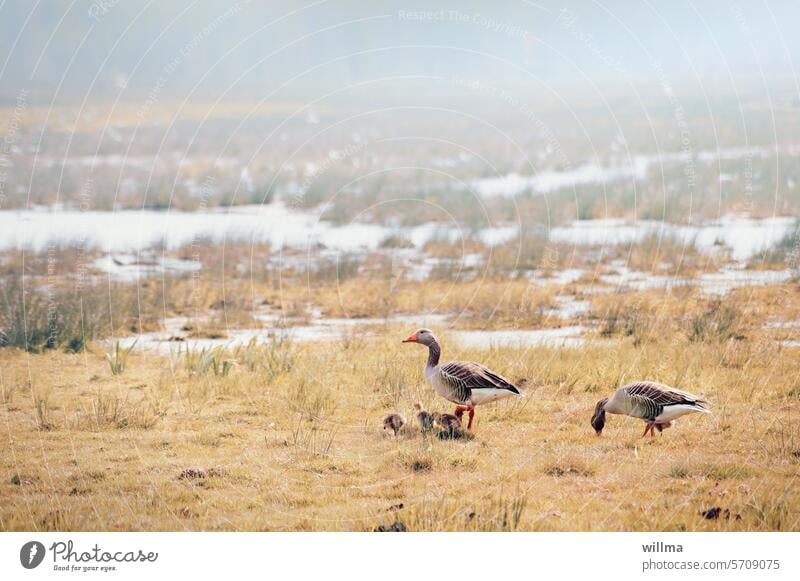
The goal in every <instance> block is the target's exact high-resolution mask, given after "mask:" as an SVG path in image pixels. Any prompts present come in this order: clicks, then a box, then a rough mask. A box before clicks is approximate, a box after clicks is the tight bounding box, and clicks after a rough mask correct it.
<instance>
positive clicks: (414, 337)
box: [403, 333, 417, 343]
mask: <svg viewBox="0 0 800 581" xmlns="http://www.w3.org/2000/svg"><path fill="white" fill-rule="evenodd" d="M416 342H417V334H416V333H411V334H410V335H409V336H408V337H406V338H405V339H403V343H416Z"/></svg>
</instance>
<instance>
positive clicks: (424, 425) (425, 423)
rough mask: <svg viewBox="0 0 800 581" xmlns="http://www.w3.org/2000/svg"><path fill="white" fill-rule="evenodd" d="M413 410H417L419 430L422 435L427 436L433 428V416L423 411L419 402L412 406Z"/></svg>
mask: <svg viewBox="0 0 800 581" xmlns="http://www.w3.org/2000/svg"><path fill="white" fill-rule="evenodd" d="M414 409H415V410H417V413H416V416H417V423H418V424H419V429H420V430H421V431H422V433H423V434H427V433H428V432H430V431H431V429H432V428H433V414H431V413H430V412H429V411H427V410H425V409H424V408H423V407H422V404H421V403H419V402H417V403H415V404H414Z"/></svg>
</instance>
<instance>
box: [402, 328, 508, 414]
mask: <svg viewBox="0 0 800 581" xmlns="http://www.w3.org/2000/svg"><path fill="white" fill-rule="evenodd" d="M403 343H420V344H422V345H425V346H426V347H427V348H428V362H427V363H426V364H425V379H427V380H428V383H430V384H431V387H433V389H434V391H435V392H436V393H438V394H439V395H440V396H442V397H443V398H445V399H446V400H447V401H450V402H452V403H454V404H456V411H455V414H456V417H457V418H459V419H461V416H463V415H464V412H469V423H468V424H467V429H468V430H470V429H472V419H473V418H474V417H475V406H478V405H481V404H484V403H489V402H492V401H497V400H498V399H502V398H504V397H510V396H521V395H522V394H521V393H520V391H519V389H518V388H517V387H516V386H515V385H514V384H513V383H511V382H510V381H508V380H507V379H506V378H505V377H503V376H502V375H499V374H497V373H495V372H494V371H492V370H491V369H489V368H487V367H486V366H484V365H481V364H480V363H475V362H474V361H451V362H449V363H442V364H440V363H439V357H440V355H441V353H442V349H441V347H439V342H438V341H437V340H436V337H434V335H433V332H432V331H431V330H430V329H419V330H418V331H417V332H416V333H412V334H411V335H409V336H408V337H407V338H406V339H404V340H403Z"/></svg>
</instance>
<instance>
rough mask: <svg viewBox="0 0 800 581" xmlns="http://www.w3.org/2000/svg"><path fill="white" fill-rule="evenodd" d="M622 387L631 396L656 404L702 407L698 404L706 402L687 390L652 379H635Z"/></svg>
mask: <svg viewBox="0 0 800 581" xmlns="http://www.w3.org/2000/svg"><path fill="white" fill-rule="evenodd" d="M622 389H623V390H624V391H625V393H626V394H628V395H629V396H631V397H633V398H636V399H640V398H641V399H643V400H647V401H649V402H652V403H653V404H655V405H657V406H670V405H694V406H698V407H702V406H700V405H699V404H703V403H706V401H705V400H704V399H702V398H699V397H698V396H696V395H694V394H691V393H689V392H687V391H681V390H679V389H675V388H672V387H669V386H668V385H664V384H663V383H656V382H654V381H637V382H635V383H631V384H628V385H626V386H624V387H623V388H622Z"/></svg>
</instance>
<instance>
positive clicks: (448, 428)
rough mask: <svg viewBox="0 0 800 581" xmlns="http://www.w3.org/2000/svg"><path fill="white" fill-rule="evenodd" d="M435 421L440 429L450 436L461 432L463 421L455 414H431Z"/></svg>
mask: <svg viewBox="0 0 800 581" xmlns="http://www.w3.org/2000/svg"><path fill="white" fill-rule="evenodd" d="M431 416H432V417H433V421H434V422H436V425H438V426H439V427H440V428H442V429H443V430H444V431H445V432H447V433H448V434H449V435H450V436H454V435H456V434H458V433H459V432H460V431H461V420H459V419H458V418H457V417H456V416H454V415H453V414H440V413H439V412H433V413H432V414H431Z"/></svg>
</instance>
